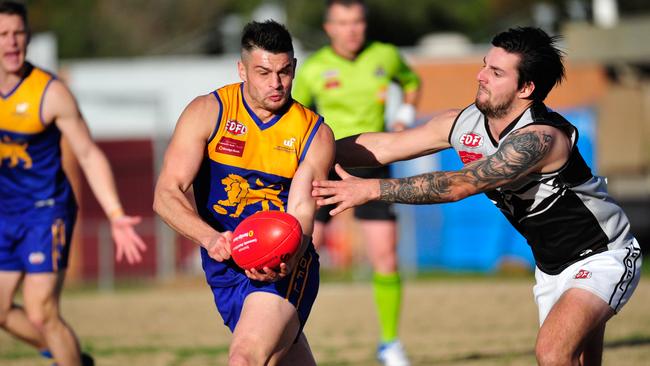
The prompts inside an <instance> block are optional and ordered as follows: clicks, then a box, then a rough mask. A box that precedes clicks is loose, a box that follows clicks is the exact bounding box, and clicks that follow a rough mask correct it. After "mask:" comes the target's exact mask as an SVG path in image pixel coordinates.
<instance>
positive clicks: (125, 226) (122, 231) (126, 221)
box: [111, 215, 147, 264]
mask: <svg viewBox="0 0 650 366" xmlns="http://www.w3.org/2000/svg"><path fill="white" fill-rule="evenodd" d="M140 221H142V219H141V218H140V217H139V216H126V215H122V216H120V217H117V218H115V219H112V220H111V234H112V235H113V240H114V241H115V247H116V249H117V250H116V253H115V259H117V261H118V262H120V261H122V258H124V257H126V261H127V262H128V263H129V264H135V263H140V262H142V254H141V253H142V252H144V251H145V250H147V245H146V244H145V243H144V241H143V240H142V238H141V237H140V235H138V233H137V232H136V231H135V229H134V227H135V225H137V224H139V223H140Z"/></svg>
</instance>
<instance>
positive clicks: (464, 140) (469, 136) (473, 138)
mask: <svg viewBox="0 0 650 366" xmlns="http://www.w3.org/2000/svg"><path fill="white" fill-rule="evenodd" d="M460 143H461V144H463V145H465V146H467V147H479V146H481V145H483V136H481V135H477V134H475V133H464V134H463V135H462V136H461V137H460Z"/></svg>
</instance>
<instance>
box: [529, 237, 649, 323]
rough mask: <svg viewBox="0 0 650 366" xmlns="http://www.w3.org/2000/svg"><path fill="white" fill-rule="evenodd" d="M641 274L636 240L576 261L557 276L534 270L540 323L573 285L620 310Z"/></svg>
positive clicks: (535, 293) (534, 292) (534, 289)
mask: <svg viewBox="0 0 650 366" xmlns="http://www.w3.org/2000/svg"><path fill="white" fill-rule="evenodd" d="M640 277H641V249H640V248H639V244H638V243H637V242H636V240H634V242H633V243H632V244H631V245H630V246H628V247H626V248H622V249H614V250H608V251H606V252H602V253H598V254H594V255H592V256H591V257H588V258H585V259H583V260H581V261H578V262H576V263H573V264H572V265H570V266H569V267H567V268H566V269H564V271H562V272H561V273H559V274H557V275H549V274H546V273H544V272H542V271H541V270H540V269H539V268H536V269H535V280H536V282H537V283H536V285H535V287H534V288H533V294H534V296H535V302H536V303H537V309H538V311H539V324H540V325H541V324H542V323H544V319H546V316H547V315H548V313H549V312H550V311H551V308H553V305H555V303H556V302H557V301H558V300H559V299H560V297H561V296H562V294H563V293H564V292H565V291H566V290H568V289H570V288H581V289H584V290H587V291H589V292H591V293H593V294H594V295H596V296H598V297H600V298H601V299H603V301H605V302H606V303H607V304H609V306H610V307H611V308H612V309H614V311H615V312H618V311H619V310H620V309H621V308H622V307H623V305H625V303H626V302H627V301H628V300H629V299H630V297H631V296H632V293H634V290H635V289H636V286H637V284H638V283H639V279H640Z"/></svg>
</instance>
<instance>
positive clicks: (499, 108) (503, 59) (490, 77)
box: [476, 47, 520, 118]
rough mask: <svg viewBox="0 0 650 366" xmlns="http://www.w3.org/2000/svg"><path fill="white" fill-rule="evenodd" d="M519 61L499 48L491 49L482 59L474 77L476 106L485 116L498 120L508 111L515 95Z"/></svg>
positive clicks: (514, 55) (516, 57) (512, 54)
mask: <svg viewBox="0 0 650 366" xmlns="http://www.w3.org/2000/svg"><path fill="white" fill-rule="evenodd" d="M519 59H520V57H519V56H518V55H516V54H514V53H509V52H507V51H506V50H504V49H503V48H500V47H492V49H490V51H489V52H488V54H487V55H486V56H485V58H484V59H483V67H482V68H481V71H479V73H478V75H477V76H476V79H477V80H478V90H477V92H476V106H477V108H478V109H479V110H480V111H481V112H483V113H484V114H485V115H486V116H488V117H494V118H498V117H501V116H503V115H505V114H506V113H507V112H508V110H509V109H510V107H511V105H512V102H513V101H514V98H515V95H516V93H517V84H518V78H519V73H518V71H517V66H518V65H519Z"/></svg>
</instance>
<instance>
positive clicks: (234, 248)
mask: <svg viewBox="0 0 650 366" xmlns="http://www.w3.org/2000/svg"><path fill="white" fill-rule="evenodd" d="M301 238H302V228H301V227H300V222H298V220H296V218H295V217H293V216H291V215H290V214H288V213H285V212H280V211H260V212H257V213H255V214H253V215H251V216H249V217H247V218H246V219H244V221H242V222H240V223H239V225H237V228H236V229H235V231H234V232H233V239H232V244H231V247H230V249H231V254H230V255H231V256H232V259H233V260H234V261H235V263H237V265H238V266H239V267H241V268H243V269H251V268H255V269H257V270H261V269H262V268H264V267H268V268H272V269H277V268H279V267H280V263H282V262H286V261H287V260H288V259H289V258H291V256H292V255H293V254H294V253H295V252H296V250H298V247H299V246H300V240H301Z"/></svg>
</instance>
